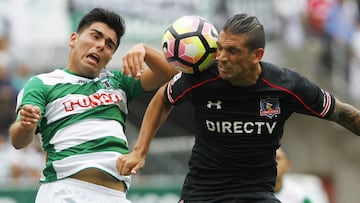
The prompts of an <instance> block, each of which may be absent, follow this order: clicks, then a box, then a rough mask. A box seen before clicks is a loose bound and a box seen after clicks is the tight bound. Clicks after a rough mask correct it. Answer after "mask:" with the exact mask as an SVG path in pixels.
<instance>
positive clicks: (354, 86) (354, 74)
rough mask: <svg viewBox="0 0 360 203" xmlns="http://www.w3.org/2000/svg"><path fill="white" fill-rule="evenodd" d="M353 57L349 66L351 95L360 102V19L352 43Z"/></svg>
mask: <svg viewBox="0 0 360 203" xmlns="http://www.w3.org/2000/svg"><path fill="white" fill-rule="evenodd" d="M350 46H351V57H350V66H349V93H350V96H351V97H352V99H355V100H356V101H357V102H360V91H359V87H360V80H359V78H360V17H359V18H358V22H357V27H356V30H355V32H354V34H353V36H352V38H351V41H350Z"/></svg>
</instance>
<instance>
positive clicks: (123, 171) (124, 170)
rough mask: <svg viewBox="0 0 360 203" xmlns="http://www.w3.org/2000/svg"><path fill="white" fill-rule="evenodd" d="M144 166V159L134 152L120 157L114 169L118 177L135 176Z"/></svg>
mask: <svg viewBox="0 0 360 203" xmlns="http://www.w3.org/2000/svg"><path fill="white" fill-rule="evenodd" d="M144 165H145V157H143V156H141V155H140V154H139V153H136V152H134V151H132V152H130V153H129V154H126V155H123V156H120V157H119V159H118V160H117V163H116V168H117V170H118V172H119V174H120V175H124V176H127V175H135V174H136V173H137V172H138V171H139V170H140V169H142V168H143V167H144Z"/></svg>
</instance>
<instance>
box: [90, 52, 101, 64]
mask: <svg viewBox="0 0 360 203" xmlns="http://www.w3.org/2000/svg"><path fill="white" fill-rule="evenodd" d="M87 58H88V59H90V60H92V61H93V62H94V63H95V64H98V63H99V61H100V57H99V56H98V55H96V54H89V55H88V56H87Z"/></svg>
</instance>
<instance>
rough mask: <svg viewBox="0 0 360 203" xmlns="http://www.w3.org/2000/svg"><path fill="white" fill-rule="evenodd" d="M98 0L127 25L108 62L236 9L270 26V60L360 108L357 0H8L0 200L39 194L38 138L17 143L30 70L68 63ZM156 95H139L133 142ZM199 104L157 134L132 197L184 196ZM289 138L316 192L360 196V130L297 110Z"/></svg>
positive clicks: (0, 29) (350, 202) (15, 202)
mask: <svg viewBox="0 0 360 203" xmlns="http://www.w3.org/2000/svg"><path fill="white" fill-rule="evenodd" d="M94 7H103V8H108V9H111V10H113V11H116V12H118V13H119V14H121V15H122V16H123V17H124V18H125V20H126V24H127V30H126V34H125V36H124V38H123V40H122V42H121V45H120V47H119V49H118V51H117V53H116V54H115V56H114V57H113V60H112V62H111V63H110V65H109V67H108V68H116V69H119V68H121V65H122V64H121V63H122V59H121V56H122V55H123V54H124V53H125V51H126V50H127V49H128V48H129V47H130V46H131V45H133V44H135V43H138V42H145V43H148V44H151V45H153V46H155V47H158V48H160V46H161V37H162V34H163V31H164V30H165V29H166V27H167V26H168V25H169V24H170V23H171V22H172V21H174V20H175V19H177V18H178V17H180V16H183V15H188V14H195V15H200V16H203V17H205V18H207V19H209V20H210V21H211V22H213V23H214V25H215V26H216V27H217V28H220V27H221V25H222V24H223V23H224V21H225V20H226V19H227V17H229V16H231V15H233V14H235V13H240V12H246V13H250V14H253V15H256V16H258V17H259V19H260V20H261V21H262V22H263V24H264V26H265V30H266V33H267V38H268V39H267V47H266V52H265V58H264V60H267V61H270V62H274V63H278V64H281V65H283V66H289V67H291V68H294V69H296V70H297V71H298V72H300V73H302V74H304V75H305V76H307V77H308V78H310V79H311V80H313V81H315V82H316V83H318V84H319V85H320V86H322V87H323V88H324V89H326V90H329V91H330V92H332V93H334V94H335V95H336V96H337V97H338V98H339V99H341V100H343V101H346V102H349V103H352V104H354V106H356V107H358V108H359V107H360V106H359V104H360V96H359V95H360V91H359V90H358V87H360V85H359V84H358V83H359V82H358V81H357V78H358V77H360V71H359V70H360V66H359V64H358V63H360V59H359V58H360V48H359V45H358V44H359V43H360V42H359V36H358V35H359V32H360V29H359V28H358V21H359V19H360V18H359V2H358V1H357V0H251V1H248V0H209V1H201V0H181V1H174V0H106V1H99V0H53V1H49V0H0V127H1V128H0V134H1V136H0V163H1V164H0V166H1V167H0V203H28V202H33V199H34V196H35V192H36V189H37V186H38V183H37V177H38V174H39V170H41V167H42V158H43V157H42V153H41V151H39V146H38V145H37V144H36V143H34V145H33V146H31V147H29V149H24V150H21V151H15V150H14V149H12V147H11V146H9V143H8V140H7V137H8V133H7V128H8V126H9V124H10V123H11V122H12V120H13V118H14V115H13V109H14V106H15V95H16V93H17V92H18V91H19V89H20V88H21V87H22V85H23V84H24V81H26V80H27V79H28V78H29V77H30V76H31V75H33V74H37V73H40V72H44V71H50V70H53V69H54V68H56V67H61V66H65V65H66V61H67V54H68V39H69V36H70V33H71V32H73V31H74V30H75V28H76V25H77V23H78V21H79V19H80V18H81V17H82V15H83V14H84V13H86V12H87V11H89V10H90V9H92V8H94ZM9 85H10V86H9ZM151 96H152V95H151V94H149V95H146V96H145V97H143V98H142V99H140V100H137V101H134V102H133V103H131V104H130V116H129V117H128V126H127V136H128V139H129V142H130V145H133V143H134V142H135V139H136V137H137V132H138V129H139V126H140V123H141V119H142V115H143V113H144V111H145V108H146V105H147V103H148V101H149V100H150V98H151ZM191 111H192V107H191V106H188V105H183V106H180V107H178V108H175V110H174V111H173V112H172V113H171V115H170V117H169V120H168V121H167V122H166V124H165V125H164V126H163V127H162V128H161V130H160V132H159V134H158V135H157V137H156V138H155V139H154V141H153V143H152V146H151V149H150V154H149V156H148V159H147V163H146V166H145V168H144V169H143V170H142V171H141V172H140V173H139V174H138V175H136V176H134V177H133V184H132V188H131V190H130V191H129V198H130V199H131V200H132V201H133V203H144V202H145V203H153V202H154V203H155V202H156V203H170V202H177V200H178V195H179V192H180V189H181V185H182V182H183V178H184V174H185V173H186V171H187V159H188V157H189V155H190V150H191V147H192V144H193V135H192V130H193V128H194V126H193V121H192V118H191V116H189V115H190V114H191ZM282 143H283V145H284V146H285V147H286V149H287V151H288V153H289V155H290V158H291V160H292V171H291V172H292V175H294V176H293V177H292V178H295V179H296V180H298V182H306V183H304V187H308V188H312V189H309V190H310V191H309V192H311V193H312V195H314V196H317V195H318V196H319V195H321V194H320V193H319V190H318V189H319V188H320V190H321V191H322V192H324V194H325V195H326V199H328V202H329V203H354V202H358V199H359V198H360V193H359V191H360V190H359V188H360V173H359V171H360V159H359V154H360V147H359V146H360V140H359V138H358V137H356V136H354V135H353V134H352V133H350V132H348V131H347V130H345V129H343V128H341V127H339V126H338V125H336V124H334V123H329V122H327V121H322V120H319V119H316V118H311V117H305V116H301V115H293V117H292V118H291V119H290V120H289V121H288V123H287V126H286V128H285V132H284V137H283V140H282ZM298 174H305V175H308V176H309V177H314V178H315V179H316V180H309V181H308V179H306V178H302V177H300V176H297V175H298ZM310 179H311V178H310ZM314 198H317V197H314ZM319 199H320V198H319ZM323 202H324V203H325V201H321V200H318V201H317V202H315V203H323Z"/></svg>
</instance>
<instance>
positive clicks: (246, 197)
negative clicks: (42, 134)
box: [178, 192, 281, 203]
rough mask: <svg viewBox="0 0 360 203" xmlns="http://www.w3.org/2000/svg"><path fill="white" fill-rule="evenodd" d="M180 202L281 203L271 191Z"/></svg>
mask: <svg viewBox="0 0 360 203" xmlns="http://www.w3.org/2000/svg"><path fill="white" fill-rule="evenodd" d="M178 203H281V202H280V200H278V199H277V198H276V197H275V196H274V194H273V193H271V192H249V193H241V194H231V195H227V196H225V195H224V196H222V197H219V198H216V199H208V200H195V199H194V200H183V199H181V200H179V202H178Z"/></svg>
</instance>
